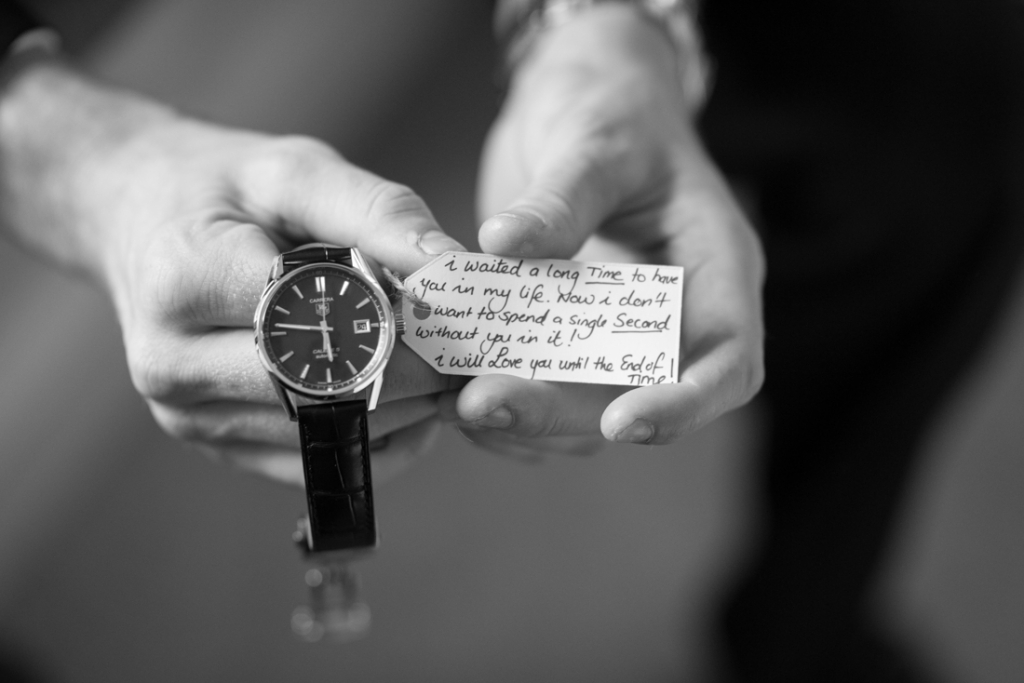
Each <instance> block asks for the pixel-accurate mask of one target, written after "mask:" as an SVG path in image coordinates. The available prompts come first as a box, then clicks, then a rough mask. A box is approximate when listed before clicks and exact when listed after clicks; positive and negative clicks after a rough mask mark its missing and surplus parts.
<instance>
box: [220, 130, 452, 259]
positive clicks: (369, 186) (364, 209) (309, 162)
mask: <svg viewBox="0 0 1024 683" xmlns="http://www.w3.org/2000/svg"><path fill="white" fill-rule="evenodd" d="M237 182H238V187H239V189H240V192H241V195H242V197H241V199H242V204H243V206H246V208H248V209H250V210H251V211H252V212H253V213H255V214H256V216H257V217H258V218H262V220H260V223H261V224H263V225H265V226H267V225H269V226H271V227H272V228H276V229H278V230H279V231H282V232H284V234H285V235H286V236H287V237H288V238H289V239H291V240H293V241H298V242H302V241H306V242H309V241H318V242H320V241H322V242H329V243H332V244H337V245H339V246H344V247H358V248H359V250H360V251H362V252H363V253H365V254H367V255H368V256H370V257H371V258H372V259H373V260H375V261H377V262H378V263H380V264H382V265H384V266H387V267H388V268H390V269H391V270H393V271H395V272H398V273H403V274H408V273H412V272H414V271H416V270H417V269H419V268H421V267H422V266H424V265H426V264H427V263H429V262H430V261H431V260H433V259H434V258H436V257H437V256H438V255H440V254H443V253H444V252H446V251H464V250H465V248H464V247H463V246H462V245H460V244H459V243H458V242H456V241H455V240H454V239H452V238H451V237H449V236H448V235H446V234H445V233H444V231H443V230H441V227H440V226H439V225H438V224H437V221H436V220H435V219H434V216H433V215H432V214H431V213H430V209H429V208H428V207H427V205H426V203H425V202H424V201H423V199H421V198H420V197H419V196H418V195H417V194H416V193H415V192H413V191H412V190H411V189H410V188H408V187H406V186H404V185H401V184H398V183H394V182H391V181H388V180H385V179H384V178H381V177H379V176H377V175H375V174H373V173H370V172H368V171H366V170H363V169H361V168H359V167H357V166H355V165H353V164H351V163H349V162H348V161H347V160H345V159H344V158H343V157H342V156H341V155H340V154H338V153H337V152H335V151H334V150H333V149H331V148H330V147H328V146H327V145H325V144H323V143H320V142H318V141H316V140H311V139H308V138H297V137H287V138H280V139H278V140H276V141H274V142H273V143H272V145H271V146H270V148H269V150H267V149H266V148H265V149H264V150H263V155H261V156H260V157H259V158H257V159H255V160H253V162H252V163H249V164H246V165H244V166H243V168H242V172H241V173H240V174H239V178H238V180H237Z"/></svg>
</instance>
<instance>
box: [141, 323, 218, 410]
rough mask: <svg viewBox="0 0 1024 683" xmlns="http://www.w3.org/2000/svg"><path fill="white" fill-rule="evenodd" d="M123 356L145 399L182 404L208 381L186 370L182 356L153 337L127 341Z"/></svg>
mask: <svg viewBox="0 0 1024 683" xmlns="http://www.w3.org/2000/svg"><path fill="white" fill-rule="evenodd" d="M127 356H128V371H129V374H130V376H131V380H132V385H133V386H134V387H135V390H136V391H137V392H138V393H139V394H140V395H141V396H142V397H143V398H146V399H148V400H151V401H155V402H158V403H165V404H180V403H185V402H187V401H188V400H189V399H190V397H192V396H194V395H195V394H196V393H197V392H200V391H202V390H203V389H204V388H205V387H206V385H207V384H208V382H205V381H203V380H202V379H201V378H200V377H198V376H197V375H196V373H195V372H193V371H191V370H189V369H188V366H189V363H188V361H187V360H186V359H185V358H183V357H182V356H181V355H180V354H177V353H174V352H173V351H172V350H171V349H170V348H169V347H168V345H167V344H166V343H163V342H161V341H158V338H157V337H155V336H152V335H151V336H149V337H148V338H147V339H145V340H141V341H135V342H132V343H129V344H128V349H127Z"/></svg>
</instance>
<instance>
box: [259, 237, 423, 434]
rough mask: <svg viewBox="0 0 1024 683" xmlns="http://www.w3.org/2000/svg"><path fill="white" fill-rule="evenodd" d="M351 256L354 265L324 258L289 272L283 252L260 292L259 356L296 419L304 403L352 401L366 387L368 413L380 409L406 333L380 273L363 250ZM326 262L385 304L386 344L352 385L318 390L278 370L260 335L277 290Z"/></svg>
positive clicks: (382, 323)
mask: <svg viewBox="0 0 1024 683" xmlns="http://www.w3.org/2000/svg"><path fill="white" fill-rule="evenodd" d="M351 255H352V267H351V268H350V267H348V266H343V265H341V264H340V263H331V262H329V261H323V262H320V263H311V264H309V265H305V266H302V267H300V268H296V269H295V270H293V271H291V272H290V273H288V274H287V275H286V274H285V273H284V255H283V254H282V255H280V256H278V257H277V258H276V259H274V264H273V266H272V267H271V270H270V278H269V279H268V280H267V286H266V287H265V288H264V290H263V294H262V295H260V302H259V305H258V306H257V307H256V315H255V316H254V317H253V333H254V335H255V341H256V350H257V355H258V356H259V358H260V363H262V364H263V368H264V369H265V370H266V371H267V374H268V375H269V376H270V381H271V383H272V384H273V385H274V390H275V391H276V392H277V396H278V398H279V399H280V400H281V403H282V405H283V406H284V409H285V411H286V412H287V413H288V417H289V418H291V419H292V420H297V419H298V413H297V412H296V411H297V410H298V408H299V407H300V406H304V405H312V404H319V403H331V402H333V401H343V400H350V399H353V398H357V397H358V394H359V393H360V392H362V391H364V390H367V391H366V410H367V412H372V411H374V410H375V409H376V408H377V401H378V399H379V398H380V390H381V386H382V385H383V384H384V382H383V377H382V375H383V373H384V368H385V367H386V366H387V364H388V361H389V360H391V353H392V352H393V351H394V348H395V340H396V339H397V338H398V336H399V334H401V333H402V332H404V327H405V326H404V322H405V321H404V320H403V319H402V314H401V313H396V312H395V311H394V310H393V309H392V307H391V302H390V301H389V300H388V297H387V294H385V293H384V290H383V289H382V288H381V286H380V284H379V283H378V282H377V278H376V276H375V275H374V274H373V270H372V269H371V268H370V266H369V264H368V263H367V262H366V259H365V258H364V257H363V255H362V254H361V253H359V250H358V249H355V248H352V250H351ZM324 265H328V266H332V267H335V268H339V269H341V270H345V271H348V272H349V273H351V274H353V275H355V276H356V277H359V278H360V279H362V280H363V281H364V282H365V283H366V284H367V285H368V286H369V288H370V290H371V291H372V292H373V293H374V294H375V295H376V296H377V298H378V300H379V302H380V303H381V309H382V310H383V311H384V317H383V319H382V320H381V334H383V335H384V336H385V339H386V343H385V344H384V346H383V347H382V348H378V349H377V351H376V353H375V354H374V357H373V358H372V359H371V360H370V363H369V364H368V365H367V366H366V368H364V369H363V370H362V371H361V372H360V373H359V374H358V375H356V376H355V377H354V378H353V381H352V382H351V383H350V384H348V385H346V386H345V387H343V388H340V389H323V390H317V389H309V388H308V387H303V386H299V385H297V384H295V383H294V382H292V381H291V380H289V379H288V378H287V377H286V376H284V375H283V374H282V373H281V372H280V371H279V370H278V369H277V367H276V366H275V365H274V364H273V363H272V362H271V361H270V357H269V355H268V354H267V349H266V346H265V340H264V339H263V335H261V334H260V329H261V328H262V321H263V318H264V316H265V315H266V313H267V308H268V306H269V304H270V300H271V298H272V297H273V295H274V293H275V292H277V291H278V290H279V289H281V288H282V287H287V286H288V282H289V281H290V280H291V279H292V278H293V276H295V275H298V274H300V273H302V272H304V271H307V270H310V269H312V268H320V267H323V266H324Z"/></svg>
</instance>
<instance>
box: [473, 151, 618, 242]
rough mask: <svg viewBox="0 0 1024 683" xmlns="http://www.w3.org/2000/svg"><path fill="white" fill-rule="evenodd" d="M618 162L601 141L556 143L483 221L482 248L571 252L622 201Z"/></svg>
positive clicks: (480, 236) (481, 230) (481, 232)
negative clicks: (503, 205)
mask: <svg viewBox="0 0 1024 683" xmlns="http://www.w3.org/2000/svg"><path fill="white" fill-rule="evenodd" d="M618 166H619V165H618V163H617V161H616V160H614V159H613V158H612V157H611V155H610V154H609V153H607V152H605V151H603V150H602V146H601V143H600V142H595V141H591V140H584V141H582V142H580V143H579V144H577V145H562V146H560V149H559V150H558V151H556V152H554V153H549V154H548V155H546V157H545V159H544V160H543V161H542V162H541V163H540V164H539V167H538V169H537V170H536V172H535V173H534V174H533V177H532V178H531V181H530V184H529V185H528V186H527V188H526V189H525V190H524V191H523V193H522V194H521V195H519V197H517V198H516V199H515V200H514V201H513V202H512V203H511V205H510V206H509V207H508V208H507V209H505V210H504V211H502V212H501V213H498V214H496V215H494V216H491V217H490V218H488V219H487V220H485V221H484V222H483V224H482V225H481V226H480V233H479V238H480V246H481V248H482V249H483V250H484V251H485V252H487V253H490V254H499V255H502V256H513V257H525V258H530V257H533V258H569V257H571V256H572V255H573V254H575V253H576V252H577V251H578V250H579V248H580V246H581V245H582V244H583V243H584V242H585V241H586V239H587V237H589V236H590V235H591V234H592V233H594V232H595V231H596V230H597V228H598V226H600V225H601V223H602V222H603V221H604V220H605V219H606V218H607V217H608V216H609V215H611V213H612V212H613V211H614V210H615V208H616V207H617V206H618V205H619V203H620V202H621V200H622V196H623V195H622V193H623V191H624V190H625V188H624V186H623V184H622V182H621V181H620V179H619V178H618V172H617V169H618Z"/></svg>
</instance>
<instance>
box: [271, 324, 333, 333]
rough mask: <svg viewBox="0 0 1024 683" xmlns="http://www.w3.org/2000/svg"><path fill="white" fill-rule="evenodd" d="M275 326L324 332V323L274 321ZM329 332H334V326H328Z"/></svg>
mask: <svg viewBox="0 0 1024 683" xmlns="http://www.w3.org/2000/svg"><path fill="white" fill-rule="evenodd" d="M274 327H284V328H286V329H289V330H314V331H316V332H322V331H323V329H324V328H323V326H322V325H292V324H291V323H274ZM327 331H328V332H334V328H333V327H328V328H327Z"/></svg>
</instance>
